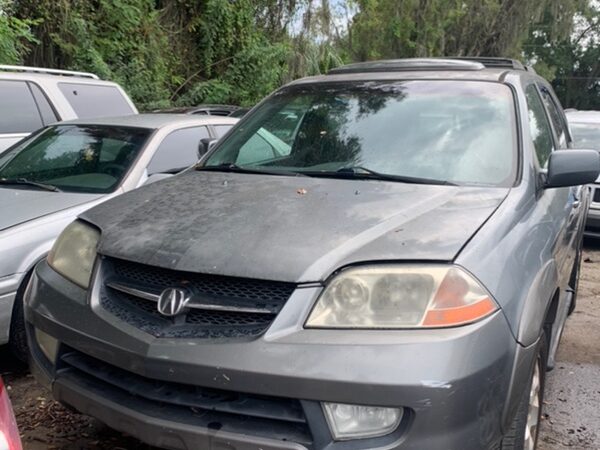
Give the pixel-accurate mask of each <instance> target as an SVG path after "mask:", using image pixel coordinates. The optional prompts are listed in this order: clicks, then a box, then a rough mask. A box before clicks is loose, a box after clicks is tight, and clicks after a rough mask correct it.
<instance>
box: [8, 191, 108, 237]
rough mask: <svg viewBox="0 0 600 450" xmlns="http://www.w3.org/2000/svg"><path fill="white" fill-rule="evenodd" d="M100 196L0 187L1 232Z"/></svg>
mask: <svg viewBox="0 0 600 450" xmlns="http://www.w3.org/2000/svg"><path fill="white" fill-rule="evenodd" d="M99 197H101V195H98V194H74V193H67V192H50V191H39V190H36V189H30V188H29V187H23V188H14V189H13V188H9V187H7V186H0V231H2V230H5V229H7V228H10V227H14V226H15V225H19V224H21V223H24V222H28V221H30V220H34V219H37V218H39V217H42V216H46V215H48V214H52V213H55V212H58V211H62V210H65V209H68V208H72V207H74V206H78V205H81V204H84V203H88V202H91V201H93V200H95V199H97V198H99Z"/></svg>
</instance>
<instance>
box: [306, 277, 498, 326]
mask: <svg viewBox="0 0 600 450" xmlns="http://www.w3.org/2000/svg"><path fill="white" fill-rule="evenodd" d="M497 309H498V307H497V305H496V303H495V302H494V301H493V300H492V298H491V296H490V295H489V294H488V293H487V291H486V290H485V289H484V288H483V287H482V286H481V285H480V284H479V283H478V282H477V281H476V280H475V279H474V278H473V277H472V276H471V275H469V274H468V273H467V272H465V271H464V270H462V269H460V268H459V267H456V266H449V265H433V266H430V265H419V266H406V267H404V266H370V267H362V268H355V269H348V270H344V271H343V272H341V273H340V274H339V275H337V276H336V277H335V278H334V279H333V280H332V281H331V282H330V283H329V284H328V285H327V286H326V288H325V290H324V291H323V293H322V294H321V296H320V297H319V300H318V301H317V304H316V305H315V308H314V309H313V311H312V313H311V314H310V317H309V318H308V321H307V322H306V327H308V328H311V327H312V328H435V327H449V326H457V325H464V324H467V323H471V322H474V321H477V320H479V319H482V318H484V317H486V316H488V315H490V314H491V313H493V312H494V311H496V310H497Z"/></svg>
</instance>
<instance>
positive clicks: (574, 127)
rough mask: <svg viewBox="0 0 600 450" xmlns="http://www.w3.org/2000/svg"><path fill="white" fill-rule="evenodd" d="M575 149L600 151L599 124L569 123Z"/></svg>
mask: <svg viewBox="0 0 600 450" xmlns="http://www.w3.org/2000/svg"><path fill="white" fill-rule="evenodd" d="M571 132H572V133H573V145H574V147H575V148H583V149H589V150H598V151H600V123H594V124H592V123H571Z"/></svg>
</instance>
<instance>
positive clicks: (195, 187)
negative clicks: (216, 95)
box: [82, 171, 509, 282]
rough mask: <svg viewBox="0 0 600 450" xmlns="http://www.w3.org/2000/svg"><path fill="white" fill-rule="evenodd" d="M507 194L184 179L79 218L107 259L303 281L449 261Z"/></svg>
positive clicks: (210, 176) (196, 175)
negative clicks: (354, 268) (346, 271)
mask: <svg viewBox="0 0 600 450" xmlns="http://www.w3.org/2000/svg"><path fill="white" fill-rule="evenodd" d="M508 191H509V189H507V188H485V187H455V186H425V185H415V184H403V183H394V182H381V181H373V180H370V181H367V180H339V179H327V178H311V177H282V176H269V175H253V174H235V173H219V172H202V171H199V172H194V171H191V172H188V173H185V174H182V175H180V176H176V177H172V178H170V179H168V180H166V181H162V182H158V183H154V184H151V185H148V186H146V187H143V188H141V189H138V190H136V191H132V192H129V193H127V194H124V195H122V196H119V197H117V198H116V199H113V200H111V201H108V202H106V203H103V204H101V205H100V206H97V207H95V208H93V209H92V210H90V211H86V212H85V213H84V214H83V215H82V218H83V219H85V220H87V221H89V222H91V223H93V224H95V225H97V226H98V227H99V228H100V229H101V230H102V239H101V243H100V252H101V253H102V254H105V255H109V256H114V257H118V258H123V259H128V260H133V261H138V262H142V263H146V264H150V265H156V266H161V267H165V268H171V269H177V270H182V271H191V272H201V273H212V274H223V275H230V276H240V277H249V278H262V279H270V280H281V281H294V282H306V281H320V280H322V279H324V278H325V277H327V276H328V275H329V274H331V273H332V272H333V271H334V270H336V269H337V268H339V267H341V266H344V265H347V264H351V263H355V262H363V261H390V260H415V261H416V260H437V261H449V260H452V259H453V258H454V257H455V256H456V254H457V253H458V252H459V251H460V249H461V248H462V246H463V245H464V244H465V243H466V242H467V241H468V240H469V238H470V237H471V236H472V235H473V234H474V233H475V232H476V231H477V230H478V228H479V227H480V226H481V225H482V224H483V223H484V222H485V220H486V219H487V218H488V217H489V216H490V215H491V214H492V213H493V212H494V210H495V209H496V208H497V207H498V205H499V204H500V203H501V202H502V200H503V199H504V198H505V197H506V194H507V193H508Z"/></svg>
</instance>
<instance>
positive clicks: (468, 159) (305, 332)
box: [25, 59, 600, 450]
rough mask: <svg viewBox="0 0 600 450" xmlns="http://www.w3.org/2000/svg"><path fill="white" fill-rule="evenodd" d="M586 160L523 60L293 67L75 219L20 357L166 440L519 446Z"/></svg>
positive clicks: (41, 276) (38, 295)
mask: <svg viewBox="0 0 600 450" xmlns="http://www.w3.org/2000/svg"><path fill="white" fill-rule="evenodd" d="M265 131H267V132H269V133H271V134H272V135H274V136H276V137H277V139H279V140H281V141H283V143H284V144H285V145H278V146H277V148H275V147H273V146H271V147H270V146H267V145H265V143H264V139H263V138H262V134H263V133H264V132H265ZM545 167H547V169H546V168H545ZM599 172H600V156H599V155H598V152H596V151H593V150H573V149H571V136H570V134H569V130H568V128H567V125H566V120H565V116H564V113H563V111H562V108H561V107H560V104H559V103H558V100H557V99H556V97H555V95H554V93H553V92H552V88H551V87H550V85H549V84H548V83H547V82H546V81H545V80H544V79H542V78H541V77H539V76H537V75H535V73H533V72H531V71H530V70H526V69H525V68H524V67H523V66H522V65H521V64H520V63H518V62H515V61H510V60H509V61H506V60H487V59H484V60H476V61H460V60H436V59H427V60H417V61H413V60H399V61H383V62H370V63H363V64H358V65H351V66H347V67H343V68H339V69H336V70H335V71H332V73H330V74H329V75H325V76H319V77H314V78H308V79H303V80H298V81H296V82H294V83H292V84H290V85H288V86H286V87H284V88H282V89H280V90H278V91H277V92H276V93H275V94H274V95H272V96H271V97H270V98H269V99H267V100H265V101H264V102H262V103H261V104H260V105H259V106H257V107H256V108H255V109H254V110H253V111H252V112H250V113H249V114H248V115H247V116H245V117H244V118H243V119H242V120H241V121H240V123H239V124H238V125H236V126H235V127H234V128H233V129H232V130H231V131H230V132H229V133H228V134H227V136H225V137H224V138H223V140H222V141H219V143H218V144H217V145H216V146H215V147H214V149H213V150H212V151H211V152H210V153H209V154H208V155H207V156H206V157H205V159H204V160H203V161H201V163H200V164H198V165H197V166H196V167H195V170H189V171H187V172H185V173H183V174H181V175H178V176H176V177H172V178H170V179H169V180H165V181H163V182H160V183H154V184H152V185H150V186H145V187H143V188H141V189H137V190H135V191H133V192H129V193H127V194H124V195H122V196H119V197H118V198H115V199H112V200H111V201H109V202H106V203H103V204H102V205H100V206H97V207H95V208H93V209H91V210H89V211H87V212H85V213H84V214H82V215H80V216H79V219H78V220H77V221H75V222H73V223H72V224H71V225H69V226H68V227H67V228H66V229H65V231H64V232H63V234H62V235H61V236H60V237H59V238H58V239H57V241H56V244H55V246H54V247H53V250H52V251H51V252H50V254H49V256H48V258H47V261H43V262H41V263H40V264H38V265H37V266H36V268H35V270H34V273H33V275H32V278H31V280H32V281H31V283H30V284H29V287H28V290H27V293H26V295H25V297H26V299H25V316H26V330H27V336H28V342H29V343H30V348H31V355H32V361H33V364H32V370H33V372H34V374H35V376H36V377H37V379H38V380H39V381H41V382H42V383H44V384H45V385H46V386H49V387H51V389H52V392H53V396H54V398H56V399H57V400H59V401H61V402H63V403H65V404H68V405H69V406H71V407H73V408H75V409H77V410H79V411H81V412H84V413H87V414H91V415H93V416H95V417H97V418H98V419H100V420H101V421H102V422H104V423H106V424H108V425H109V426H111V427H114V428H116V429H119V430H122V431H125V432H127V433H129V434H132V435H134V436H136V437H138V438H140V439H142V440H144V441H146V442H147V443H149V444H152V445H155V446H162V447H166V448H169V449H186V450H191V449H202V450H223V449H228V450H257V449H263V450H359V449H360V450H374V449H378V450H383V449H386V450H450V449H453V450H456V449H468V450H497V449H501V450H523V449H527V450H533V449H534V448H535V446H536V440H537V435H538V432H537V430H538V424H539V423H540V417H541V408H542V405H543V390H544V376H545V373H546V370H547V369H548V368H551V367H552V366H553V365H554V358H555V355H556V349H557V346H558V343H559V339H560V335H561V331H562V329H563V326H564V324H565V321H566V319H567V315H568V311H569V310H570V309H571V310H572V308H573V307H574V305H575V292H576V290H577V276H578V270H579V261H580V255H581V251H580V245H581V233H582V231H583V223H584V220H585V214H586V209H587V203H588V195H589V194H588V189H587V188H582V187H581V185H585V184H587V183H589V182H590V181H593V180H595V179H596V177H597V176H598V173H599Z"/></svg>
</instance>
